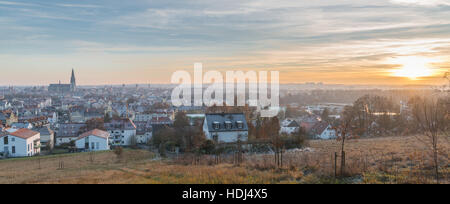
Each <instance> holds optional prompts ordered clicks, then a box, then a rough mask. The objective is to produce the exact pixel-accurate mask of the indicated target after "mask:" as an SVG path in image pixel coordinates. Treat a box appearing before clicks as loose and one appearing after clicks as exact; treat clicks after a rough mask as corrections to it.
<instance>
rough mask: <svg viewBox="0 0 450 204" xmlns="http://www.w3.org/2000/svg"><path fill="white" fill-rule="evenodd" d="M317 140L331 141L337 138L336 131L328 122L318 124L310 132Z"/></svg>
mask: <svg viewBox="0 0 450 204" xmlns="http://www.w3.org/2000/svg"><path fill="white" fill-rule="evenodd" d="M310 134H311V135H312V137H313V138H315V139H323V140H329V139H334V138H336V131H335V130H334V129H333V128H332V127H331V125H330V124H328V123H327V122H323V121H321V122H317V123H316V124H315V125H314V126H313V127H312V128H311V131H310Z"/></svg>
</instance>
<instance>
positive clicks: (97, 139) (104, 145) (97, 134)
mask: <svg viewBox="0 0 450 204" xmlns="http://www.w3.org/2000/svg"><path fill="white" fill-rule="evenodd" d="M109 137H110V135H109V133H108V132H106V131H103V130H99V129H94V130H91V131H88V132H85V133H83V134H81V135H80V136H79V137H78V138H77V139H76V141H75V146H76V148H77V149H78V150H81V151H104V150H109V149H110V147H109Z"/></svg>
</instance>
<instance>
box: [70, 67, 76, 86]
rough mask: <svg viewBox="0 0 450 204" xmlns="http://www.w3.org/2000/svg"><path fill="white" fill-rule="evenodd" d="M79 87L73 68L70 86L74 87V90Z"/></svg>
mask: <svg viewBox="0 0 450 204" xmlns="http://www.w3.org/2000/svg"><path fill="white" fill-rule="evenodd" d="M76 87H77V82H76V80H75V72H74V70H73V69H72V76H71V77H70V88H71V89H72V91H75V89H76Z"/></svg>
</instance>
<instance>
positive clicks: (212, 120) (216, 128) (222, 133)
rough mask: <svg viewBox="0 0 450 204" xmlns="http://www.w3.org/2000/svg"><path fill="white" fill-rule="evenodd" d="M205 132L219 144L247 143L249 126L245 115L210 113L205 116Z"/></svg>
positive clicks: (207, 136)
mask: <svg viewBox="0 0 450 204" xmlns="http://www.w3.org/2000/svg"><path fill="white" fill-rule="evenodd" d="M203 132H204V133H205V136H206V138H208V139H210V140H214V141H216V142H218V143H232V142H236V141H238V140H240V141H247V139H248V126H247V121H246V119H245V115H244V114H243V113H210V114H206V115H205V121H204V122H203Z"/></svg>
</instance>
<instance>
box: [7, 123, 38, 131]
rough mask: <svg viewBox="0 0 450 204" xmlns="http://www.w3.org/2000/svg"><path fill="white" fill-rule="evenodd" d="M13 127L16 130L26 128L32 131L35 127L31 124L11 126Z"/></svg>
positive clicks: (14, 124)
mask: <svg viewBox="0 0 450 204" xmlns="http://www.w3.org/2000/svg"><path fill="white" fill-rule="evenodd" d="M11 127H12V128H15V129H21V128H26V129H30V130H31V129H32V128H33V125H32V124H31V123H13V124H11Z"/></svg>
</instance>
